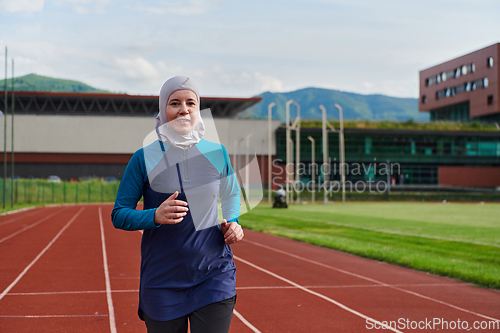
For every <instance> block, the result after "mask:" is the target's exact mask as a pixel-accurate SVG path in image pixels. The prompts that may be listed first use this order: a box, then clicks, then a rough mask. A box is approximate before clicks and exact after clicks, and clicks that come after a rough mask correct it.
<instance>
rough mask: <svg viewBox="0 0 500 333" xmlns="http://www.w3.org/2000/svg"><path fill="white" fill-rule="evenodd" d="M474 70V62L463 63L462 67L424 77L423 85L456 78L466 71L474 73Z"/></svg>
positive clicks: (465, 73) (466, 72)
mask: <svg viewBox="0 0 500 333" xmlns="http://www.w3.org/2000/svg"><path fill="white" fill-rule="evenodd" d="M475 71H476V65H475V64H474V63H471V64H468V65H463V66H462V67H459V68H455V69H452V70H449V71H447V72H442V73H439V74H438V75H436V76H432V77H429V78H427V79H425V85H426V86H427V87H428V86H432V85H433V84H437V83H441V82H445V81H446V80H448V79H452V78H455V79H456V78H458V77H460V76H461V75H467V74H468V73H474V72H475Z"/></svg>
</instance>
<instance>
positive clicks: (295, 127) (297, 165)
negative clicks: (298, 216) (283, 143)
mask: <svg viewBox="0 0 500 333" xmlns="http://www.w3.org/2000/svg"><path fill="white" fill-rule="evenodd" d="M290 104H293V105H295V107H296V108H297V117H296V118H295V121H294V122H293V124H292V125H291V126H290V130H295V183H296V182H300V170H299V169H300V120H301V119H300V105H299V104H298V103H297V102H295V101H294V100H293V99H291V100H289V101H288V102H286V112H287V114H288V119H289V120H290ZM290 137H291V133H290ZM292 147H293V146H292ZM297 203H300V192H299V191H298V192H297Z"/></svg>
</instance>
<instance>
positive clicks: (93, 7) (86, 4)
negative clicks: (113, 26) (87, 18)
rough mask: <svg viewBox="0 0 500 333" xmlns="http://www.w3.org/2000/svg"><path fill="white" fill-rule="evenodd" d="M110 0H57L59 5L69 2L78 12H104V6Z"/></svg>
mask: <svg viewBox="0 0 500 333" xmlns="http://www.w3.org/2000/svg"><path fill="white" fill-rule="evenodd" d="M111 1H112V0H58V1H57V3H58V4H59V5H65V4H71V5H73V8H74V10H75V11H76V12H77V13H79V14H89V13H96V14H105V13H106V10H105V8H106V6H107V5H109V4H110V3H111Z"/></svg>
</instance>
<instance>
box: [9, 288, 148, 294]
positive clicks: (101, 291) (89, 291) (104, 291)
mask: <svg viewBox="0 0 500 333" xmlns="http://www.w3.org/2000/svg"><path fill="white" fill-rule="evenodd" d="M106 292H107V291H106V290H82V291H42V292H36V293H8V294H7V296H41V295H72V294H104V293H106ZM111 292H113V293H132V292H133V293H137V292H139V289H135V290H112V291H111Z"/></svg>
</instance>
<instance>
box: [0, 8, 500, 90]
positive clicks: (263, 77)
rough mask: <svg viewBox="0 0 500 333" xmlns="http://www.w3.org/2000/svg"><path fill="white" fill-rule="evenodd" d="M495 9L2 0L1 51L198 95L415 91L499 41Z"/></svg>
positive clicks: (102, 82)
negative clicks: (184, 87) (186, 83)
mask: <svg viewBox="0 0 500 333" xmlns="http://www.w3.org/2000/svg"><path fill="white" fill-rule="evenodd" d="M499 18H500V1H498V0H475V1H470V0H467V1H464V0H453V1H451V0H450V1H449V0H420V1H401V0H379V1H373V0H308V1H297V0H287V1H284V0H283V1H282V0H266V1H262V0H253V1H249V0H246V1H240V0H172V1H171V0H164V1H155V0H149V1H131V0H45V1H44V0H0V48H1V49H0V57H1V58H0V61H1V64H2V65H1V68H3V67H4V65H3V64H4V59H5V55H4V53H5V51H4V50H5V46H7V47H8V51H9V55H8V60H9V70H8V71H9V76H10V75H11V74H10V73H11V70H10V59H12V58H14V59H15V71H16V76H20V75H25V74H29V73H37V74H39V75H47V76H52V77H57V78H65V79H74V80H79V81H82V82H84V83H87V84H90V85H92V86H94V87H97V88H101V89H107V90H110V91H113V92H124V93H128V94H158V91H159V89H160V86H161V84H162V83H163V82H164V81H165V80H166V79H167V78H169V77H171V76H173V75H187V76H190V77H192V78H193V79H194V80H195V82H197V84H198V86H199V88H200V91H201V94H202V95H203V96H226V97H250V96H254V95H257V94H259V93H261V92H264V91H291V90H295V89H300V88H305V87H311V86H314V87H324V88H333V89H339V90H343V91H351V92H357V93H363V94H374V93H381V94H386V95H390V96H397V97H417V96H418V72H419V70H422V69H425V68H428V67H431V66H433V65H435V64H438V63H440V62H443V61H446V60H449V59H452V58H455V57H457V56H460V55H463V54H466V53H469V52H471V51H474V50H477V49H480V48H483V47H486V46H489V45H491V44H494V43H497V42H500V19H499ZM0 73H1V74H0V77H3V76H4V70H3V69H2V70H1V71H0Z"/></svg>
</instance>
